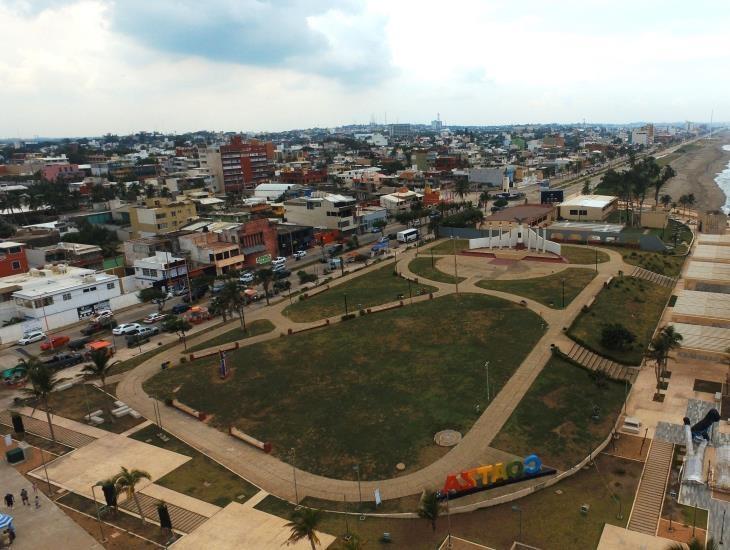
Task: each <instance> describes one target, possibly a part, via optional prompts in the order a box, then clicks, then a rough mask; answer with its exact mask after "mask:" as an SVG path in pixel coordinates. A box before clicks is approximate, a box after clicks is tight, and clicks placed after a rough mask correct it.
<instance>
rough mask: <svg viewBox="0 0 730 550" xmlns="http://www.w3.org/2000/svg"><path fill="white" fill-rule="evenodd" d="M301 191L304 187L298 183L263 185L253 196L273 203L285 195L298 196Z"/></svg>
mask: <svg viewBox="0 0 730 550" xmlns="http://www.w3.org/2000/svg"><path fill="white" fill-rule="evenodd" d="M301 189H302V186H301V185H299V184H296V183H261V184H259V185H257V186H256V189H254V192H253V196H254V197H258V198H263V199H265V200H267V201H270V202H273V201H276V200H277V199H278V198H279V197H281V196H282V195H283V194H285V193H287V194H289V193H291V195H294V196H297V195H299V194H300V191H301Z"/></svg>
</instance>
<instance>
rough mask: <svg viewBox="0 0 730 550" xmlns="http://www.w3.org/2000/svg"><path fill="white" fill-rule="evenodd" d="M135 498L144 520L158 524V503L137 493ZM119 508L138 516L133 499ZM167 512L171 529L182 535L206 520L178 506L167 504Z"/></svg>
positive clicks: (156, 500)
mask: <svg viewBox="0 0 730 550" xmlns="http://www.w3.org/2000/svg"><path fill="white" fill-rule="evenodd" d="M137 498H138V499H139V504H140V507H141V508H142V513H143V514H144V516H145V518H147V519H150V520H152V521H155V522H157V523H159V521H160V517H159V516H158V515H157V504H158V503H159V502H160V501H159V500H158V499H156V498H153V497H151V496H148V495H145V494H143V493H137ZM119 507H120V508H124V509H125V510H128V511H130V512H132V513H133V514H135V515H139V512H138V511H137V505H136V504H135V502H134V499H130V500H125V501H124V502H123V503H121V504H120V505H119ZM167 510H168V512H170V520H171V521H172V528H173V529H175V530H177V531H182V532H183V533H190V532H191V531H193V530H194V529H196V528H197V527H199V526H200V525H201V524H203V523H204V522H205V521H207V519H208V518H207V517H205V516H202V515H200V514H196V513H195V512H191V511H190V510H186V509H184V508H180V507H179V506H175V505H174V504H169V503H168V504H167Z"/></svg>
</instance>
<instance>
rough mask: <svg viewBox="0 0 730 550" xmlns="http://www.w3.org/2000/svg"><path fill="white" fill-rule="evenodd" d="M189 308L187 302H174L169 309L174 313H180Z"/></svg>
mask: <svg viewBox="0 0 730 550" xmlns="http://www.w3.org/2000/svg"><path fill="white" fill-rule="evenodd" d="M189 309H190V306H189V305H188V304H175V305H174V306H172V309H171V310H170V311H171V312H172V313H173V314H175V315H180V314H181V313H185V312H186V311H187V310H189Z"/></svg>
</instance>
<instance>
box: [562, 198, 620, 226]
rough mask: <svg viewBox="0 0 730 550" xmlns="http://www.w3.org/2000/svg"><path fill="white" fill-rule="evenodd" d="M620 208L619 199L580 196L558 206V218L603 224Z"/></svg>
mask: <svg viewBox="0 0 730 550" xmlns="http://www.w3.org/2000/svg"><path fill="white" fill-rule="evenodd" d="M616 208H618V197H612V196H610V195H578V196H577V197H573V198H571V199H568V200H566V201H563V202H562V203H560V204H559V205H558V217H559V218H562V219H564V220H571V221H579V222H602V221H606V220H607V219H608V217H609V216H610V215H611V213H612V212H614V211H615V210H616Z"/></svg>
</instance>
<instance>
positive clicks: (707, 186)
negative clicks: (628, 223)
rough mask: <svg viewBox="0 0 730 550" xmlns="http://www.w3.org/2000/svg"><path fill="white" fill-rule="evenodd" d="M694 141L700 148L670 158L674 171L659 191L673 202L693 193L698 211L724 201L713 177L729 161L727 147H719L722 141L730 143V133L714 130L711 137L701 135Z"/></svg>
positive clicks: (717, 208)
mask: <svg viewBox="0 0 730 550" xmlns="http://www.w3.org/2000/svg"><path fill="white" fill-rule="evenodd" d="M697 144H698V145H699V148H696V149H693V150H691V151H689V152H687V153H685V154H683V155H681V156H680V157H679V158H677V159H675V160H673V161H671V163H670V164H671V165H672V168H674V170H675V171H676V172H677V175H676V176H675V177H674V178H672V179H671V180H669V182H668V183H667V185H666V186H665V187H664V188H663V189H662V194H668V195H670V196H671V197H672V200H673V201H675V202H676V201H677V200H679V197H680V196H682V195H684V194H688V193H693V194H694V196H695V199H696V202H695V208H696V209H697V210H698V211H700V212H707V211H712V210H720V208H721V207H722V206H723V205H724V204H725V193H723V191H722V190H721V189H720V187H719V186H718V185H717V183H716V182H715V178H716V177H717V174H719V173H720V172H722V171H723V170H724V169H725V168H727V166H728V162H730V151H726V150H723V148H722V147H723V145H727V144H730V133H728V132H724V133H722V134H717V135H715V136H713V138H712V140H711V141H709V140H705V139H703V140H701V141H699V142H697Z"/></svg>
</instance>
